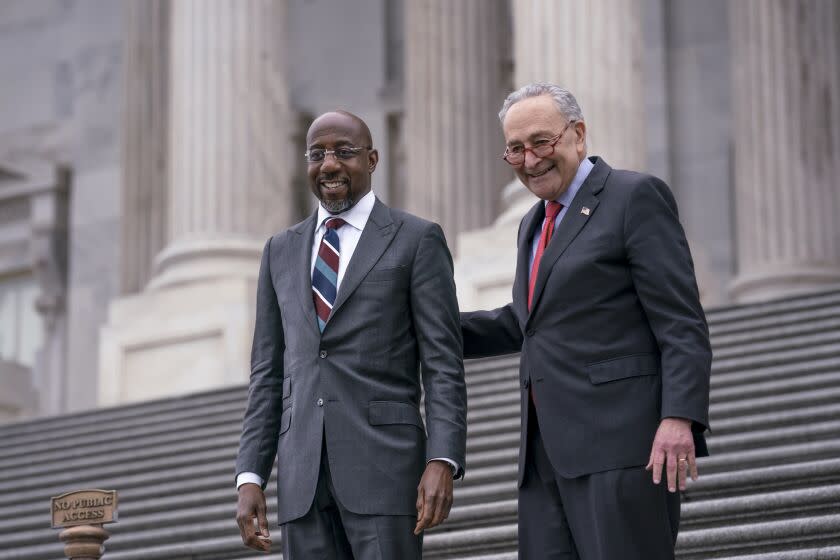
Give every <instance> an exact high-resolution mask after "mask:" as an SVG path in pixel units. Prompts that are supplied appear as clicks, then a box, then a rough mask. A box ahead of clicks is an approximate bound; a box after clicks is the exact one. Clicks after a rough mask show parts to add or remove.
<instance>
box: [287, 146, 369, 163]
mask: <svg viewBox="0 0 840 560" xmlns="http://www.w3.org/2000/svg"><path fill="white" fill-rule="evenodd" d="M372 149H373V148H371V147H370V146H365V147H355V146H342V147H341V148H336V149H335V150H325V149H323V148H312V149H311V150H306V152H304V154H303V157H304V159H306V161H307V162H308V163H321V162H322V161H324V160H325V159H327V156H328V155H330V154H332V155H334V156H335V159H338V160H341V161H347V160H351V159H353V158H354V157H356V155H358V153H359V152H361V151H362V150H372Z"/></svg>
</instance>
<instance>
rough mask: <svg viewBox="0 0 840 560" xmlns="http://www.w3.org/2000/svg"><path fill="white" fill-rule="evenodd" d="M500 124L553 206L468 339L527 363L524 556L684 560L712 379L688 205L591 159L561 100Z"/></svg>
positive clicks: (576, 119)
mask: <svg viewBox="0 0 840 560" xmlns="http://www.w3.org/2000/svg"><path fill="white" fill-rule="evenodd" d="M499 117H500V119H501V121H502V127H503V129H504V135H505V141H506V144H507V149H506V151H505V155H504V158H505V160H506V161H507V162H508V163H509V164H510V165H511V166H513V168H514V170H515V171H516V174H517V176H518V177H519V179H520V180H521V181H522V182H523V183H524V184H525V186H526V187H527V188H528V189H529V190H530V191H531V192H533V193H534V194H535V195H536V196H537V197H538V198H540V199H541V200H540V201H539V202H537V203H536V204H535V205H534V207H533V208H532V209H531V210H530V211H529V212H528V213H527V214H526V216H525V217H524V218H523V220H522V222H521V224H520V227H519V234H518V239H517V243H518V247H519V250H518V261H517V265H516V276H515V281H514V285H513V302H512V303H510V304H508V305H506V306H505V307H502V308H499V309H496V310H493V311H477V312H471V313H462V315H461V328H462V331H463V335H464V350H465V356H466V357H481V356H491V355H498V354H504V353H512V352H519V351H521V361H520V374H519V375H520V391H521V404H522V436H521V442H520V444H521V446H520V454H519V556H520V558H526V559H529V560H531V559H560V558H562V559H578V558H580V559H583V560H633V559H638V560H658V559H671V558H673V557H674V542H675V540H676V536H677V529H678V525H679V507H680V506H679V494H678V493H677V489H678V488H679V489H684V488H685V480H686V476H687V475H690V476H692V477H694V478H696V476H697V467H696V464H695V458H696V457H697V456H700V455H705V454H706V447H705V442H704V439H703V435H702V433H703V431H704V430H705V429H706V427H707V425H708V419H707V418H708V403H709V374H710V368H711V349H710V346H709V339H708V328H707V325H706V320H705V316H704V314H703V310H702V308H701V306H700V301H699V296H698V290H697V284H696V281H695V278H694V269H693V264H692V261H691V255H690V254H689V249H688V244H687V242H686V238H685V234H684V232H683V229H682V227H681V226H680V222H679V219H678V216H677V207H676V203H675V201H674V198H673V196H672V194H671V192H670V190H669V189H668V187H667V185H665V183H663V182H662V181H661V180H659V179H657V178H656V177H652V176H650V175H643V174H640V173H633V172H630V171H622V170H617V169H612V168H611V167H610V166H609V165H607V163H606V162H605V161H604V160H602V159H600V158H597V157H593V158H589V159H587V158H586V125H585V123H584V120H583V115H582V113H581V111H580V107H579V106H578V104H577V101H576V100H575V98H574V96H572V94H571V93H569V92H568V91H566V90H564V89H562V88H559V87H557V86H554V85H551V84H532V85H529V86H525V87H523V88H522V89H520V90H518V91H516V92H514V93H512V94H511V95H510V96H508V98H507V100H506V101H505V103H504V106H503V107H502V111H501V112H500V113H499ZM639 133H640V134H643V133H644V131H639ZM663 468H664V470H665V479H666V481H667V488H665V487H663V485H662V484H660V481H661V479H662V471H663ZM646 470H647V472H646Z"/></svg>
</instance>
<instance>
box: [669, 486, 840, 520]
mask: <svg viewBox="0 0 840 560" xmlns="http://www.w3.org/2000/svg"><path fill="white" fill-rule="evenodd" d="M838 504H840V484H829V485H820V486H810V485H809V486H807V487H805V488H797V489H795V490H784V491H773V492H765V493H759V494H747V495H739V496H727V497H725V498H715V499H707V500H701V501H699V502H690V501H683V504H682V511H681V518H680V528H681V529H695V528H706V527H720V526H730V525H732V524H733V523H744V522H745V521H746V522H749V521H759V520H763V521H769V520H772V519H779V518H786V519H791V518H798V517H806V516H807V517H814V516H822V515H828V514H832V513H833V514H837V512H838Z"/></svg>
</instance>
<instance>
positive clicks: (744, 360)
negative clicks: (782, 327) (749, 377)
mask: <svg viewBox="0 0 840 560" xmlns="http://www.w3.org/2000/svg"><path fill="white" fill-rule="evenodd" d="M826 358H837V344H836V343H829V344H814V345H811V346H808V347H805V348H794V349H791V350H780V351H768V352H763V353H761V354H755V355H750V356H738V357H734V358H720V359H717V358H716V359H715V360H714V362H713V363H712V377H715V376H718V375H722V374H725V373H739V372H743V371H745V370H747V371H748V370H755V369H759V368H769V367H774V366H779V365H786V366H788V367H791V366H792V367H793V368H794V369H795V368H796V367H797V364H800V363H807V362H810V361H814V360H821V359H826Z"/></svg>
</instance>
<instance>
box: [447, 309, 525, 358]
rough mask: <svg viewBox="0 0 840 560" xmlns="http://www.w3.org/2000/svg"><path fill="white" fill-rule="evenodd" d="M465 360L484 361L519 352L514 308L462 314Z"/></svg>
mask: <svg viewBox="0 0 840 560" xmlns="http://www.w3.org/2000/svg"><path fill="white" fill-rule="evenodd" d="M461 333H462V335H463V337H464V357H465V358H486V357H490V356H501V355H503V354H515V353H516V352H519V351H520V350H521V349H522V329H520V328H519V321H517V319H516V314H514V312H513V304H510V303H509V304H507V305H505V306H504V307H499V308H498V309H493V310H491V311H465V312H463V313H461Z"/></svg>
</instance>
